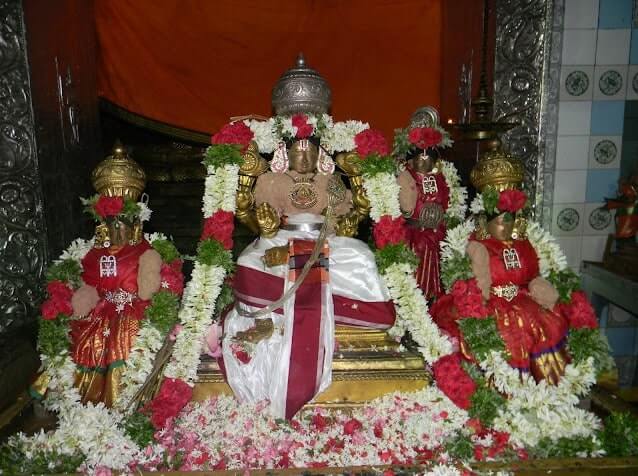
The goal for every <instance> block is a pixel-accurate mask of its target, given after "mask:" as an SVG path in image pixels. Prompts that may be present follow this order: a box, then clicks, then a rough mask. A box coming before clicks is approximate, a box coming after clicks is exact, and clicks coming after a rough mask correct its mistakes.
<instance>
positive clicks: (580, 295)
mask: <svg viewBox="0 0 638 476" xmlns="http://www.w3.org/2000/svg"><path fill="white" fill-rule="evenodd" d="M556 307H557V308H558V309H557V310H558V312H560V313H561V314H562V315H563V316H564V317H565V318H566V319H567V320H568V321H569V327H571V328H575V329H581V328H589V329H596V328H597V327H598V321H597V319H596V313H595V312H594V308H593V307H592V305H591V304H590V302H589V301H588V300H587V296H586V295H585V293H584V292H583V291H574V292H573V293H572V295H571V300H570V302H568V303H560V304H558V305H557V306H556Z"/></svg>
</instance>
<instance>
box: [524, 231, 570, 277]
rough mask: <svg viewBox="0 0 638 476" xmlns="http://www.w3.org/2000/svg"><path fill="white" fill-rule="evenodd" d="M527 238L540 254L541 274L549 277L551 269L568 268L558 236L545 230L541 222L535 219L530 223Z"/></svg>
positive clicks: (556, 270) (557, 270)
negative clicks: (557, 240)
mask: <svg viewBox="0 0 638 476" xmlns="http://www.w3.org/2000/svg"><path fill="white" fill-rule="evenodd" d="M527 238H528V240H529V242H530V243H531V244H532V246H533V247H534V249H535V250H536V254H537V255H538V266H539V268H540V273H541V276H543V277H544V278H547V277H548V276H549V273H550V272H551V271H554V272H559V271H563V270H564V269H566V268H567V258H566V257H565V254H564V253H563V250H561V248H560V246H559V244H558V243H557V242H556V238H554V237H553V236H552V235H551V234H550V233H549V232H547V231H545V230H544V229H543V227H542V226H541V225H540V223H537V222H533V221H531V222H529V223H528V225H527Z"/></svg>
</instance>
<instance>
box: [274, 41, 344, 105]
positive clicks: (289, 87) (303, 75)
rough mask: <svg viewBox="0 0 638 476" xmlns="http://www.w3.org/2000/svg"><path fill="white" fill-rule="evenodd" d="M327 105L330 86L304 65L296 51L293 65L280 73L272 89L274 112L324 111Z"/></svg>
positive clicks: (329, 97) (302, 56) (329, 99)
mask: <svg viewBox="0 0 638 476" xmlns="http://www.w3.org/2000/svg"><path fill="white" fill-rule="evenodd" d="M331 104H332V92H331V91H330V86H328V83H327V81H326V80H325V79H324V78H323V77H322V76H321V75H320V74H319V73H318V72H317V71H315V70H314V69H312V68H310V67H308V65H307V64H306V59H305V57H304V55H303V53H299V55H298V56H297V60H296V61H295V65H294V66H293V67H292V68H290V69H289V70H288V71H286V72H285V73H284V74H282V75H281V77H280V78H279V80H278V81H277V83H276V84H275V86H274V87H273V89H272V107H273V109H274V111H275V114H277V115H292V114H296V113H298V112H302V113H306V114H327V113H328V112H329V111H330V106H331Z"/></svg>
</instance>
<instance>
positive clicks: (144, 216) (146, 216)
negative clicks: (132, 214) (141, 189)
mask: <svg viewBox="0 0 638 476" xmlns="http://www.w3.org/2000/svg"><path fill="white" fill-rule="evenodd" d="M137 205H138V206H139V207H140V213H139V215H138V217H139V219H140V221H142V222H144V221H149V220H150V219H151V214H152V213H153V210H151V209H150V208H148V205H147V204H146V202H137Z"/></svg>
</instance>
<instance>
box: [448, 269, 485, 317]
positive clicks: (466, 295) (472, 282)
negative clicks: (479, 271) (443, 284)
mask: <svg viewBox="0 0 638 476" xmlns="http://www.w3.org/2000/svg"><path fill="white" fill-rule="evenodd" d="M450 294H452V296H453V297H454V304H455V306H456V307H457V309H458V311H459V316H461V317H463V318H467V317H476V318H485V317H487V316H488V310H487V307H485V305H484V304H483V294H482V293H481V289H480V288H479V287H478V283H477V282H476V279H475V278H472V279H468V280H461V279H460V280H458V281H456V282H455V283H454V285H453V286H452V289H451V290H450Z"/></svg>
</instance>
